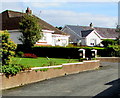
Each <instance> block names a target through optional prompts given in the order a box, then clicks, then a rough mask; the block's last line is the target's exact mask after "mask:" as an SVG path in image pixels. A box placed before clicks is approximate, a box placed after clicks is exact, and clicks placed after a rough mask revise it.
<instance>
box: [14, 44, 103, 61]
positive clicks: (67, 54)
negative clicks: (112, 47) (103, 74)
mask: <svg viewBox="0 0 120 98" xmlns="http://www.w3.org/2000/svg"><path fill="white" fill-rule="evenodd" d="M79 49H85V50H86V56H87V57H90V55H91V50H92V49H97V50H98V55H100V56H102V54H101V53H103V51H104V48H101V47H60V46H46V47H44V46H35V47H32V49H25V48H24V47H23V46H22V45H18V47H17V50H16V52H18V51H23V52H24V53H34V54H35V55H37V56H38V57H54V58H71V59H73V58H79V51H78V50H79Z"/></svg>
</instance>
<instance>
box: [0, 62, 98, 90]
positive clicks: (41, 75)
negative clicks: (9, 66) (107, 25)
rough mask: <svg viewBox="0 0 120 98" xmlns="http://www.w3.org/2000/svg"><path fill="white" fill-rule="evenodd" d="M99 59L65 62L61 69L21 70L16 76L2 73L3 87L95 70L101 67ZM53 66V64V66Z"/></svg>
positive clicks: (0, 76)
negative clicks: (7, 75)
mask: <svg viewBox="0 0 120 98" xmlns="http://www.w3.org/2000/svg"><path fill="white" fill-rule="evenodd" d="M99 65H100V64H99V60H93V61H84V62H80V63H70V64H69V63H68V64H63V65H62V68H61V69H57V68H55V67H54V68H50V67H48V68H49V70H48V71H45V72H44V71H38V72H35V71H33V70H30V71H24V72H20V73H18V74H17V75H15V76H10V77H9V78H7V77H6V76H5V75H4V74H1V75H0V79H1V78H2V89H8V88H13V87H17V86H22V85H25V84H29V83H34V82H38V81H42V80H45V79H50V78H54V77H59V76H64V75H66V74H75V73H79V72H82V71H87V70H93V69H96V68H98V67H99ZM51 67H52V66H51ZM0 81H1V80H0Z"/></svg>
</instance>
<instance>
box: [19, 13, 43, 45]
mask: <svg viewBox="0 0 120 98" xmlns="http://www.w3.org/2000/svg"><path fill="white" fill-rule="evenodd" d="M19 24H20V31H21V32H22V35H21V37H20V38H19V40H20V41H21V42H22V43H23V45H24V46H25V47H32V46H34V44H35V43H36V42H37V41H38V40H39V39H41V38H42V35H43V34H42V31H41V28H40V26H39V24H38V20H37V18H36V17H35V16H32V15H28V14H26V15H24V16H23V19H22V20H21V22H20V23H19Z"/></svg>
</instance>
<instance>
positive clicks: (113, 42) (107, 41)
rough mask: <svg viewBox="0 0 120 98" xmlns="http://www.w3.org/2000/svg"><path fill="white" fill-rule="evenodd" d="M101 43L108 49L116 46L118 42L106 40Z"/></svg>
mask: <svg viewBox="0 0 120 98" xmlns="http://www.w3.org/2000/svg"><path fill="white" fill-rule="evenodd" d="M101 43H102V44H103V45H104V47H107V46H108V45H114V44H116V41H115V40H112V39H104V40H103V41H102V42H101Z"/></svg>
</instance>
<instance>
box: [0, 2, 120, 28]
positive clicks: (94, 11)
mask: <svg viewBox="0 0 120 98" xmlns="http://www.w3.org/2000/svg"><path fill="white" fill-rule="evenodd" d="M83 1H84V2H83ZM103 1H104V2H103ZM118 1H119V0H17V1H16V0H2V1H1V2H0V7H1V8H0V13H1V12H3V11H5V10H13V11H19V12H25V10H26V8H27V7H29V8H30V9H31V10H32V12H33V14H34V15H36V16H38V17H40V18H41V19H43V20H45V21H46V22H48V23H49V24H51V25H53V26H63V27H64V26H65V25H80V26H89V24H90V23H91V22H92V23H93V26H94V27H108V28H116V25H117V24H118Z"/></svg>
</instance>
